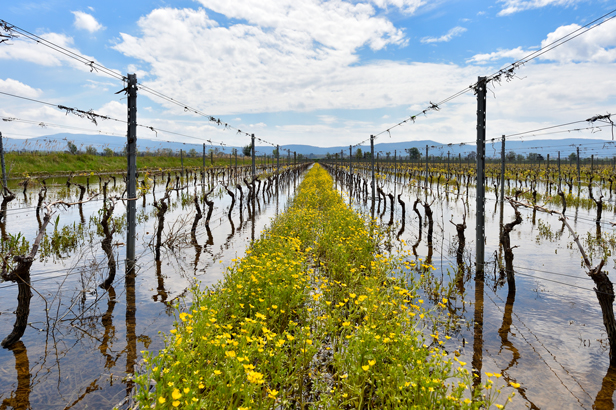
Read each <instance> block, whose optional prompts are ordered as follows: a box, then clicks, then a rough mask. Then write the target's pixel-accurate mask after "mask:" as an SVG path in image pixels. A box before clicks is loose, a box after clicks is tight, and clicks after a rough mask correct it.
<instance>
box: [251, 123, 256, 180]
mask: <svg viewBox="0 0 616 410" xmlns="http://www.w3.org/2000/svg"><path fill="white" fill-rule="evenodd" d="M250 141H251V143H250V144H251V145H250V146H251V149H250V153H251V157H252V177H253V178H254V177H255V176H256V175H257V168H256V164H255V134H252V135H251V136H250Z"/></svg>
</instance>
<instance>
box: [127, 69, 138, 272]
mask: <svg viewBox="0 0 616 410" xmlns="http://www.w3.org/2000/svg"><path fill="white" fill-rule="evenodd" d="M127 89H128V121H127V122H128V132H127V143H126V156H127V160H128V161H127V162H128V164H127V165H128V167H127V173H128V177H127V180H126V182H127V184H128V186H127V187H126V191H127V194H128V203H127V212H126V227H127V238H126V260H127V264H126V267H127V269H128V268H129V267H132V266H133V264H134V262H135V228H136V223H137V221H136V216H137V204H136V199H137V75H136V74H129V75H128V86H127Z"/></svg>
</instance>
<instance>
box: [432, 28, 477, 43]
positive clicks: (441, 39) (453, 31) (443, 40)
mask: <svg viewBox="0 0 616 410" xmlns="http://www.w3.org/2000/svg"><path fill="white" fill-rule="evenodd" d="M465 31H466V29H465V28H464V27H460V26H457V27H454V28H452V29H451V30H449V31H448V32H447V34H444V35H442V36H440V37H424V38H422V39H421V42H422V43H425V44H430V43H446V42H448V41H451V39H453V38H454V37H458V36H461V35H462V33H464V32H465Z"/></svg>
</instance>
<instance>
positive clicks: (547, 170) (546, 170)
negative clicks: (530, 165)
mask: <svg viewBox="0 0 616 410" xmlns="http://www.w3.org/2000/svg"><path fill="white" fill-rule="evenodd" d="M549 172H550V154H548V159H547V163H546V165H545V173H546V177H547V178H548V179H549V178H550V176H549V175H548V173H549Z"/></svg>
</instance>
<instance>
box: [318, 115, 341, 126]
mask: <svg viewBox="0 0 616 410" xmlns="http://www.w3.org/2000/svg"><path fill="white" fill-rule="evenodd" d="M317 118H318V119H319V120H320V121H321V122H324V123H325V124H333V123H335V122H337V121H338V118H336V117H335V116H334V115H317Z"/></svg>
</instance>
